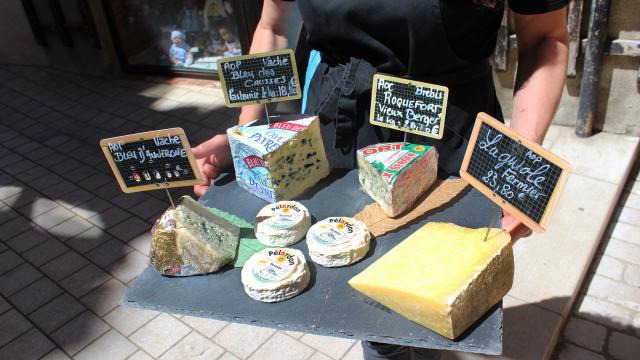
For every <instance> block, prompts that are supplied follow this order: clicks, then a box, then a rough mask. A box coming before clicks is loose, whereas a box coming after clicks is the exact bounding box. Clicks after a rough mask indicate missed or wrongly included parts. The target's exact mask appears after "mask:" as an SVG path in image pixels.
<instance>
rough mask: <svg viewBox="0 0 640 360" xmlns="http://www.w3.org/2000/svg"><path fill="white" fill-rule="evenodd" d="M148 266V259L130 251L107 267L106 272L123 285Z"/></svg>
mask: <svg viewBox="0 0 640 360" xmlns="http://www.w3.org/2000/svg"><path fill="white" fill-rule="evenodd" d="M147 266H149V258H148V257H146V256H144V255H142V254H140V253H139V252H137V251H131V252H130V253H128V254H127V255H125V256H124V257H122V258H121V259H119V260H118V261H116V262H114V263H112V264H111V265H109V266H108V267H107V271H109V273H110V274H111V275H113V276H114V277H116V278H117V279H118V280H120V281H122V282H123V283H125V284H128V283H130V282H131V281H132V280H134V279H135V278H137V277H138V275H140V273H142V271H144V269H146V268H147Z"/></svg>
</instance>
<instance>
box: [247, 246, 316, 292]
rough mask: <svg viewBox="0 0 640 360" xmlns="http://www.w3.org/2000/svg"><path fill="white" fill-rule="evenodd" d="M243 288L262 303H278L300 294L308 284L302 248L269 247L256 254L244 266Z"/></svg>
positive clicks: (307, 271) (307, 273)
mask: <svg viewBox="0 0 640 360" xmlns="http://www.w3.org/2000/svg"><path fill="white" fill-rule="evenodd" d="M240 277H241V280H242V284H243V285H244V291H245V292H246V293H247V295H249V296H250V297H251V298H253V299H255V300H258V301H262V302H278V301H283V300H287V299H290V298H292V297H294V296H296V295H298V294H299V293H300V292H301V291H302V290H304V289H305V288H306V287H307V285H308V284H309V279H310V275H309V268H308V267H307V261H306V260H305V258H304V254H303V253H302V252H301V251H300V250H296V249H288V248H266V249H264V250H262V251H260V252H257V253H255V254H253V256H251V257H250V258H249V260H247V263H246V264H245V265H244V267H243V268H242V272H241V275H240Z"/></svg>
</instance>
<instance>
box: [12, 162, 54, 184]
mask: <svg viewBox="0 0 640 360" xmlns="http://www.w3.org/2000/svg"><path fill="white" fill-rule="evenodd" d="M48 175H49V171H48V170H47V169H45V168H43V167H42V166H36V167H33V168H31V169H29V170H27V171H24V172H21V173H20V174H18V175H16V178H17V179H18V180H20V181H22V182H24V183H27V184H30V183H31V182H32V181H34V180H36V179H40V178H42V177H46V176H48Z"/></svg>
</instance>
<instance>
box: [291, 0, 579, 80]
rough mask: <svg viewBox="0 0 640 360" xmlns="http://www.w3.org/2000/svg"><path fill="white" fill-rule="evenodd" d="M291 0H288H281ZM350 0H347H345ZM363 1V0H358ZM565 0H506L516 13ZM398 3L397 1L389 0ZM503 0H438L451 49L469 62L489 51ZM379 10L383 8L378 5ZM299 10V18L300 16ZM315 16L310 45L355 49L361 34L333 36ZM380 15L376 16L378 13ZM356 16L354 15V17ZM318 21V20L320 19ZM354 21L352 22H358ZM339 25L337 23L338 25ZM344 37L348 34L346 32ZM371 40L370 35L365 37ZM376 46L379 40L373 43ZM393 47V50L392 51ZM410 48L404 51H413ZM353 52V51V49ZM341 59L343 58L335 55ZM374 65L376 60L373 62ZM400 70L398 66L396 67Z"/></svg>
mask: <svg viewBox="0 0 640 360" xmlns="http://www.w3.org/2000/svg"><path fill="white" fill-rule="evenodd" d="M283 1H292V0H283ZM351 1H354V0H349V2H351ZM355 1H360V0H355ZM361 1H367V0H361ZM567 2H568V0H535V1H534V0H508V3H509V7H510V8H511V10H512V11H514V12H516V13H520V14H528V15H531V14H541V13H545V12H549V11H553V10H557V9H560V8H562V7H564V6H566V4H567ZM390 3H395V4H397V5H396V6H400V4H398V3H399V2H395V1H393V2H390ZM504 4H505V0H465V1H460V0H458V1H447V0H440V12H441V16H442V20H443V25H444V28H445V31H446V36H447V39H448V42H449V44H450V46H451V48H452V50H453V52H454V53H455V54H456V55H458V57H460V58H461V59H464V60H467V61H469V62H475V61H477V60H480V59H484V58H487V57H489V56H490V55H491V53H492V52H493V49H494V47H495V42H496V33H497V30H498V28H499V27H500V22H501V20H502V14H503V11H504ZM380 11H385V10H384V9H381V10H380ZM304 15H305V14H304V13H303V20H305V19H304ZM318 17H322V14H317V13H316V14H314V19H313V20H312V22H313V23H315V24H314V25H315V26H312V27H311V28H308V31H309V35H308V42H309V45H310V46H311V47H312V48H315V49H318V50H320V51H322V52H324V53H325V54H327V55H329V56H331V55H332V53H333V55H335V56H337V57H338V58H340V57H342V55H341V52H342V53H350V52H351V53H354V52H356V51H357V50H358V49H357V42H360V44H362V43H361V40H362V38H359V39H358V40H357V41H356V43H354V42H350V41H344V40H345V39H344V37H342V38H341V39H340V40H342V43H341V41H340V40H336V38H335V34H332V33H331V32H330V31H326V29H331V28H332V27H334V26H336V24H335V23H333V24H332V23H327V24H326V27H322V26H317V24H318V23H319V22H318ZM378 19H380V17H378ZM330 20H331V19H330V18H327V21H330ZM358 20H360V19H356V21H358ZM320 23H322V20H321V21H320ZM359 25H360V24H356V25H355V26H359ZM338 26H339V25H338ZM398 34H399V36H402V37H404V36H405V34H402V33H401V32H398ZM347 37H348V35H347ZM366 41H371V39H368V40H367V39H365V42H366ZM392 41H394V39H393V38H392V37H391V38H387V39H381V40H380V42H381V43H383V44H382V46H385V45H386V44H385V43H386V42H392ZM402 41H403V39H398V42H402ZM366 45H368V44H366ZM375 45H376V46H378V47H379V46H380V44H375ZM386 46H387V47H388V48H389V49H391V50H392V51H391V52H394V53H397V48H396V49H394V48H393V47H392V46H391V45H386ZM394 50H395V51H394ZM413 51H414V49H411V50H409V51H408V52H412V53H413ZM354 55H355V56H357V55H358V54H357V53H354ZM397 55H398V57H399V61H400V62H403V63H405V64H407V63H409V62H411V61H412V60H410V59H408V58H407V56H406V54H397ZM337 60H338V61H343V60H345V59H337ZM375 65H377V64H375ZM385 70H387V71H390V72H394V71H393V70H395V69H394V68H393V67H392V68H391V69H389V68H387V69H385ZM398 70H402V69H398Z"/></svg>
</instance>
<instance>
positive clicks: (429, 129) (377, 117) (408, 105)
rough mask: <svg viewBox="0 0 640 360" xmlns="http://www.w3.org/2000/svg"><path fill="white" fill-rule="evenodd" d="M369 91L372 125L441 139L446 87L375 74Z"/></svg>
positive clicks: (446, 95) (445, 112)
mask: <svg viewBox="0 0 640 360" xmlns="http://www.w3.org/2000/svg"><path fill="white" fill-rule="evenodd" d="M371 89H372V90H371V91H372V93H371V109H370V118H369V121H370V122H371V124H374V125H378V126H383V127H387V128H391V129H395V130H400V131H404V132H409V133H412V134H417V135H422V136H426V137H430V138H434V139H442V136H443V135H444V124H445V118H446V114H447V99H448V96H449V89H448V88H447V87H445V86H440V85H435V84H429V83H426V82H420V81H415V80H408V79H404V78H399V77H394V76H388V75H383V74H375V75H374V76H373V84H372V88H371Z"/></svg>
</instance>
